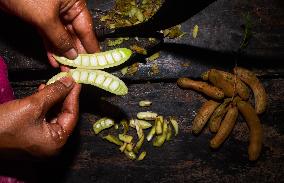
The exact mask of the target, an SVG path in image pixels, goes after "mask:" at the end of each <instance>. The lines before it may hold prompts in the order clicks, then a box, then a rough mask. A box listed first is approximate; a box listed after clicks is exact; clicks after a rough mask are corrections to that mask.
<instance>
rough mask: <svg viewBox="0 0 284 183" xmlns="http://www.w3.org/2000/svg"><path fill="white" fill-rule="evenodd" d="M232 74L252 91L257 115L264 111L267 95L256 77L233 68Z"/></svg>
mask: <svg viewBox="0 0 284 183" xmlns="http://www.w3.org/2000/svg"><path fill="white" fill-rule="evenodd" d="M234 73H235V74H236V75H237V76H238V77H239V78H240V79H241V80H242V81H244V82H245V83H246V84H248V85H249V87H250V88H251V89H252V91H253V94H254V100H255V110H256V113H257V114H261V113H263V112H264V111H265V108H266V106H267V94H266V92H265V89H264V87H263V85H262V84H261V82H260V81H259V80H258V79H257V77H256V75H255V74H254V73H253V72H251V71H249V70H247V69H244V68H241V67H235V68H234Z"/></svg>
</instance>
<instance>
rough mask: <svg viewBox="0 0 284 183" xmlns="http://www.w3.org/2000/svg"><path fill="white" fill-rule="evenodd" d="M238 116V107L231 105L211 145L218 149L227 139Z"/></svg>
mask: <svg viewBox="0 0 284 183" xmlns="http://www.w3.org/2000/svg"><path fill="white" fill-rule="evenodd" d="M237 117H238V108H237V107H236V106H233V105H230V106H229V109H228V112H227V114H226V116H225V118H224V120H223V121H222V123H221V126H220V128H219V130H218V132H217V134H216V135H215V137H214V138H213V139H211V141H210V147H212V148H214V149H216V148H218V147H220V145H221V144H222V143H223V142H224V141H225V140H226V139H227V137H228V136H229V135H230V133H231V131H232V129H233V128H234V126H235V123H236V120H237Z"/></svg>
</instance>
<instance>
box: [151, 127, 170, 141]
mask: <svg viewBox="0 0 284 183" xmlns="http://www.w3.org/2000/svg"><path fill="white" fill-rule="evenodd" d="M167 133H168V124H167V123H163V133H162V134H161V135H158V136H157V137H156V138H155V139H154V141H153V146H155V147H161V146H162V145H163V144H164V142H165V140H166V139H167Z"/></svg>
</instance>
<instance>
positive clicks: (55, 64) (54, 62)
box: [47, 51, 59, 68]
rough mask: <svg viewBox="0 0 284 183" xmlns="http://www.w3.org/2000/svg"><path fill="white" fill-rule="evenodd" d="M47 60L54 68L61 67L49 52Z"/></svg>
mask: <svg viewBox="0 0 284 183" xmlns="http://www.w3.org/2000/svg"><path fill="white" fill-rule="evenodd" d="M47 58H48V60H49V63H50V65H51V66H52V67H54V68H58V67H59V64H58V62H57V61H56V60H55V58H54V57H53V54H52V53H51V52H49V51H47Z"/></svg>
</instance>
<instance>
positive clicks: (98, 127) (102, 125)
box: [93, 118, 114, 134]
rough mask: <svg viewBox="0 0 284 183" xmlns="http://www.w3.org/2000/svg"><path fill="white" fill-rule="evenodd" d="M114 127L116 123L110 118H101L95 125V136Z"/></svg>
mask: <svg viewBox="0 0 284 183" xmlns="http://www.w3.org/2000/svg"><path fill="white" fill-rule="evenodd" d="M113 125H114V121H113V120H112V119H110V118H101V119H100V120H98V121H96V122H95V123H94V125H93V129H94V132H95V134H98V133H100V132H101V131H102V130H105V129H107V128H110V127H112V126H113Z"/></svg>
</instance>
